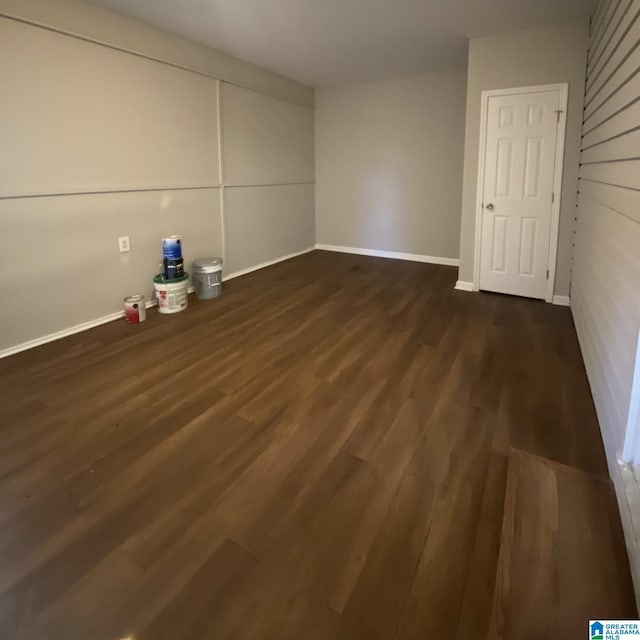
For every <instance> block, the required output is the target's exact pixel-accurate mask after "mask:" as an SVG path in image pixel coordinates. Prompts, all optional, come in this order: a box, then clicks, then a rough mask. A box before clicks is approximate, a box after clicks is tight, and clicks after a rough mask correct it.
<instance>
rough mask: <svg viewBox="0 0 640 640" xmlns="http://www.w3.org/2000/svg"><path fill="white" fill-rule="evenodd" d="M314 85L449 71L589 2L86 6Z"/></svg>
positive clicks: (292, 0)
mask: <svg viewBox="0 0 640 640" xmlns="http://www.w3.org/2000/svg"><path fill="white" fill-rule="evenodd" d="M92 2H93V3H94V4H99V5H101V6H103V7H106V8H108V9H113V10H114V11H117V12H119V13H123V14H126V15H128V16H131V17H134V18H138V19H139V20H142V21H143V22H147V23H149V24H152V25H155V26H158V27H161V28H164V29H166V30H168V31H172V32H174V33H177V34H179V35H182V36H184V37H186V38H189V39H191V40H195V41H197V42H201V43H204V44H207V45H209V46H211V47H214V48H216V49H220V50H222V51H225V52H226V53H229V54H232V55H234V56H236V57H238V58H242V59H244V60H248V61H249V62H253V63H255V64H259V65H261V66H263V67H267V68H268V69H271V70H272V71H276V72H278V73H281V74H282V75H284V76H288V77H289V78H293V79H295V80H298V81H300V82H302V83H304V84H308V85H311V86H314V87H328V86H340V85H346V84H351V83H358V82H366V81H369V80H378V79H382V78H389V77H393V76H403V75H411V74H413V73H421V72H426V71H432V70H437V69H444V68H447V67H453V66H456V65H463V64H464V63H465V61H466V56H467V38H469V37H475V36H481V35H488V34H491V33H500V32H503V31H511V30H514V29H522V28H526V27H532V26H538V25H543V24H549V23H552V22H560V21H562V20H569V19H571V18H577V17H579V16H586V15H589V14H590V13H591V10H592V9H593V6H594V4H595V3H594V0H92Z"/></svg>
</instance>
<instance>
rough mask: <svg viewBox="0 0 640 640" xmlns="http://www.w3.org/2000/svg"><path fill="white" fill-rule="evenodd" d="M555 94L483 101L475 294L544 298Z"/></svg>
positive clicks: (522, 95)
mask: <svg viewBox="0 0 640 640" xmlns="http://www.w3.org/2000/svg"><path fill="white" fill-rule="evenodd" d="M559 103H560V91H559V90H552V91H540V92H533V93H522V94H514V95H506V96H493V97H491V98H489V109H488V120H487V145H486V155H485V159H484V162H485V170H484V176H485V178H484V187H483V214H482V215H483V218H482V233H481V249H480V251H481V254H480V288H481V289H485V290H489V291H497V292H500V293H510V294H514V295H520V296H527V297H531V298H543V299H544V297H545V293H546V284H547V264H548V258H549V238H550V233H551V210H552V194H553V180H554V171H555V155H556V137H557V131H558V123H557V110H558V109H559V108H560V107H559Z"/></svg>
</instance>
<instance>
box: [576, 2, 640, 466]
mask: <svg viewBox="0 0 640 640" xmlns="http://www.w3.org/2000/svg"><path fill="white" fill-rule="evenodd" d="M639 16H640V0H602V1H601V2H600V3H599V5H598V8H597V10H596V13H595V15H594V18H593V20H592V25H591V44H590V49H589V58H588V69H587V85H586V97H585V110H584V125H583V138H582V156H581V168H580V187H579V196H578V209H577V225H576V234H575V251H574V264H573V276H572V284H571V298H572V306H573V314H574V318H575V323H576V327H577V330H578V336H579V338H580V344H581V346H582V349H583V352H584V357H585V363H586V366H587V371H588V374H589V379H590V382H591V387H592V391H593V395H594V399H595V403H596V407H597V410H598V416H599V419H600V424H601V428H602V432H603V438H604V441H605V446H606V448H607V454H608V457H609V461H610V466H611V465H615V464H616V460H617V458H618V457H619V456H620V455H621V454H622V450H623V445H624V439H625V432H626V427H627V418H628V411H629V399H630V394H631V386H632V380H633V371H634V360H635V354H636V342H637V339H638V326H639V324H640V97H639V96H640V46H639V45H640V17H639Z"/></svg>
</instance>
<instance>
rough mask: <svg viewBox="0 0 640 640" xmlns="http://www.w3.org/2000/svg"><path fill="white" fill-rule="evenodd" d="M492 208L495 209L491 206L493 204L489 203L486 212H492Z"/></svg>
mask: <svg viewBox="0 0 640 640" xmlns="http://www.w3.org/2000/svg"><path fill="white" fill-rule="evenodd" d="M494 208H495V207H494V206H493V203H492V202H490V203H489V204H488V205H487V211H493V210H494Z"/></svg>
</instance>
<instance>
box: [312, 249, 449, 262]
mask: <svg viewBox="0 0 640 640" xmlns="http://www.w3.org/2000/svg"><path fill="white" fill-rule="evenodd" d="M315 248H316V249H320V250H322V251H335V252H336V253H354V254H356V255H359V256H373V257H375V258H392V259H394V260H410V261H412V262H426V263H428V264H440V265H445V266H448V267H459V266H460V260H459V258H440V257H437V256H424V255H421V254H418V253H401V252H398V251H380V250H378V249H362V248H360V247H342V246H339V245H334V244H316V246H315Z"/></svg>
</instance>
